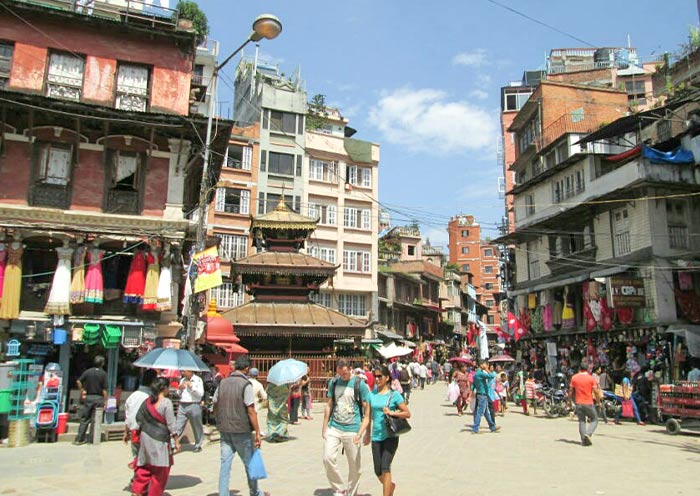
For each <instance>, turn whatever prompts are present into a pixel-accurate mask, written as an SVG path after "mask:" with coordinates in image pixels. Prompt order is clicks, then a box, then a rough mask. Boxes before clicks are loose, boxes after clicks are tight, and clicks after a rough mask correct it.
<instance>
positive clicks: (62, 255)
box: [44, 247, 73, 315]
mask: <svg viewBox="0 0 700 496" xmlns="http://www.w3.org/2000/svg"><path fill="white" fill-rule="evenodd" d="M56 254H57V255H58V263H57V264H56V272H54V274H53V282H52V284H51V292H50V293H49V299H48V301H47V302H46V306H45V307H44V313H47V314H49V315H70V288H71V273H70V265H71V259H72V258H73V249H72V248H62V247H59V248H56Z"/></svg>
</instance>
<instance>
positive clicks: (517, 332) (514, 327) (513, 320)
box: [508, 312, 527, 343]
mask: <svg viewBox="0 0 700 496" xmlns="http://www.w3.org/2000/svg"><path fill="white" fill-rule="evenodd" d="M508 332H509V333H510V334H512V336H513V339H514V340H515V342H516V343H517V342H518V341H520V338H522V337H523V336H525V335H526V334H527V329H525V326H524V325H523V323H522V322H520V320H518V318H517V317H516V316H515V314H514V313H512V312H508Z"/></svg>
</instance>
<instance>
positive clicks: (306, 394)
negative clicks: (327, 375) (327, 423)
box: [301, 375, 312, 420]
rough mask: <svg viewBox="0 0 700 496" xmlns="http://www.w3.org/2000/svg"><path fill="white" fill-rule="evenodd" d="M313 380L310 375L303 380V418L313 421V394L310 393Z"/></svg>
mask: <svg viewBox="0 0 700 496" xmlns="http://www.w3.org/2000/svg"><path fill="white" fill-rule="evenodd" d="M310 382H311V380H310V379H309V376H308V375H305V376H304V377H302V378H301V418H303V419H306V420H311V419H312V417H311V392H310V391H309V383H310Z"/></svg>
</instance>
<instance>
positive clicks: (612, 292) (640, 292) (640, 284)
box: [608, 277, 646, 308]
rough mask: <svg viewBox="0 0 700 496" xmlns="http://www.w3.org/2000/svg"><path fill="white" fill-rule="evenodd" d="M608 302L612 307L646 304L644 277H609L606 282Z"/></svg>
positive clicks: (637, 306) (642, 305) (638, 306)
mask: <svg viewBox="0 0 700 496" xmlns="http://www.w3.org/2000/svg"><path fill="white" fill-rule="evenodd" d="M608 296H609V303H610V306H611V307H612V308H621V307H634V308H640V307H644V306H646V293H645V291H644V279H642V278H641V277H611V278H610V282H609V283H608Z"/></svg>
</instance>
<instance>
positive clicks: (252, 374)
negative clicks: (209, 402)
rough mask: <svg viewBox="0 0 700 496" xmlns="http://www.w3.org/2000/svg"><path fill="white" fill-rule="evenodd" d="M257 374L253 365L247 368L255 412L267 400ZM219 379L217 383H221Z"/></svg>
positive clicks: (261, 407)
mask: <svg viewBox="0 0 700 496" xmlns="http://www.w3.org/2000/svg"><path fill="white" fill-rule="evenodd" d="M259 374H260V372H259V371H258V369H256V368H255V367H251V368H250V369H248V380H249V381H250V383H251V384H252V385H253V397H254V398H255V411H256V412H260V411H261V410H262V409H263V408H264V405H265V402H266V401H267V393H266V392H265V388H264V387H263V385H262V384H261V383H260V381H259V380H258V375H259ZM221 380H223V378H222V379H221ZM221 380H220V381H219V384H221ZM264 435H265V434H263V436H264Z"/></svg>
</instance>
